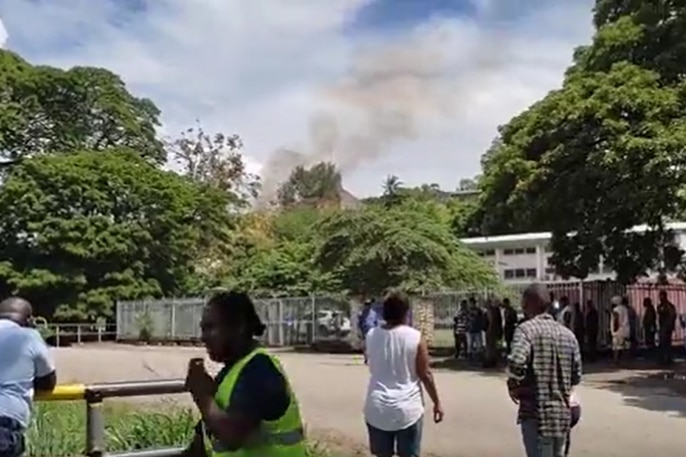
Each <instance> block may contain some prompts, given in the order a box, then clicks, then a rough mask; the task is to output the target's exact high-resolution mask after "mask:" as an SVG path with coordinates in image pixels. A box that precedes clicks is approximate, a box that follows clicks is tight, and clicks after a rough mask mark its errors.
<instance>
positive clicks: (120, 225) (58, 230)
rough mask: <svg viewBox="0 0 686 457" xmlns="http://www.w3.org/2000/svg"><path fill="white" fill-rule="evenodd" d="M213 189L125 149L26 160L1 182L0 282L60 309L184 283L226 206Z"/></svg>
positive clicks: (99, 304) (90, 308) (92, 307)
mask: <svg viewBox="0 0 686 457" xmlns="http://www.w3.org/2000/svg"><path fill="white" fill-rule="evenodd" d="M209 192H211V191H210V190H209V189H206V188H202V187H199V186H192V185H189V183H188V182H187V181H186V180H185V179H184V178H182V177H179V176H177V175H175V174H173V173H171V172H166V171H162V170H159V169H157V168H156V167H154V166H153V165H151V164H149V163H148V162H146V161H144V160H143V159H142V158H140V156H138V154H137V153H136V152H134V151H131V150H120V151H115V150H113V151H108V152H93V151H86V152H79V153H71V154H61V155H57V156H45V157H40V158H34V159H27V160H25V161H22V162H21V163H20V164H19V165H17V167H15V168H13V170H12V172H11V173H10V175H9V176H8V178H7V179H6V181H5V182H4V183H3V185H2V187H0V208H2V218H0V252H2V253H3V256H2V261H1V262H0V288H1V289H2V291H3V295H4V294H8V293H18V294H21V295H23V296H25V297H27V298H29V299H31V300H32V301H34V302H35V303H37V304H40V305H41V306H47V307H49V308H50V307H52V308H55V309H56V310H57V313H58V315H60V316H62V317H71V316H73V315H79V316H83V317H94V316H97V315H108V314H109V313H111V311H112V309H113V308H112V307H113V305H114V301H113V300H116V299H133V298H138V297H149V296H150V297H152V296H162V295H167V294H168V295H173V294H177V293H179V292H183V291H185V290H187V288H188V287H189V284H188V283H187V281H188V278H189V275H190V273H192V271H193V263H192V261H193V260H194V254H195V252H196V251H195V247H196V243H197V241H198V240H199V238H200V234H201V233H202V231H203V230H204V227H203V226H204V224H205V223H206V222H208V221H212V222H213V223H217V222H221V220H222V215H221V214H217V211H220V212H221V211H222V207H221V206H219V207H218V208H217V206H216V203H217V202H218V201H221V200H218V197H217V196H211V195H210V194H208V193H209Z"/></svg>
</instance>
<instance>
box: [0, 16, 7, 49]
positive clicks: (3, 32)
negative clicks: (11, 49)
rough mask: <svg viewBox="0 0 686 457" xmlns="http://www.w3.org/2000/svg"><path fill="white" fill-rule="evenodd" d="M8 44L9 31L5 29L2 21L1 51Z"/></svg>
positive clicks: (0, 23) (0, 25)
mask: <svg viewBox="0 0 686 457" xmlns="http://www.w3.org/2000/svg"><path fill="white" fill-rule="evenodd" d="M6 42H7V29H5V24H4V23H3V22H2V19H0V49H2V48H4V47H5V43H6Z"/></svg>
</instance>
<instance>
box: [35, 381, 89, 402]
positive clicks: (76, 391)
mask: <svg viewBox="0 0 686 457" xmlns="http://www.w3.org/2000/svg"><path fill="white" fill-rule="evenodd" d="M85 395H86V385H85V384H61V385H59V386H55V390H53V391H52V392H49V393H46V392H40V393H38V394H37V395H36V400H40V401H67V400H83V399H84V397H85Z"/></svg>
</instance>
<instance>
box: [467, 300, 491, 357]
mask: <svg viewBox="0 0 686 457" xmlns="http://www.w3.org/2000/svg"><path fill="white" fill-rule="evenodd" d="M486 325H487V324H486V319H485V317H484V313H483V311H482V310H481V308H479V306H478V305H477V304H476V299H475V298H474V297H471V298H470V299H469V321H468V325H467V327H468V329H469V333H468V334H467V343H468V345H469V358H470V359H475V358H476V357H478V356H480V355H481V353H482V352H483V348H484V330H485V329H486Z"/></svg>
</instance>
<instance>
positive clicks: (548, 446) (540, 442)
mask: <svg viewBox="0 0 686 457" xmlns="http://www.w3.org/2000/svg"><path fill="white" fill-rule="evenodd" d="M520 427H521V429H522V441H523V442H524V451H525V452H526V457H564V455H565V443H566V441H567V438H566V437H548V436H540V435H539V434H538V421H537V420H536V419H524V420H522V422H521V424H520Z"/></svg>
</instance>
